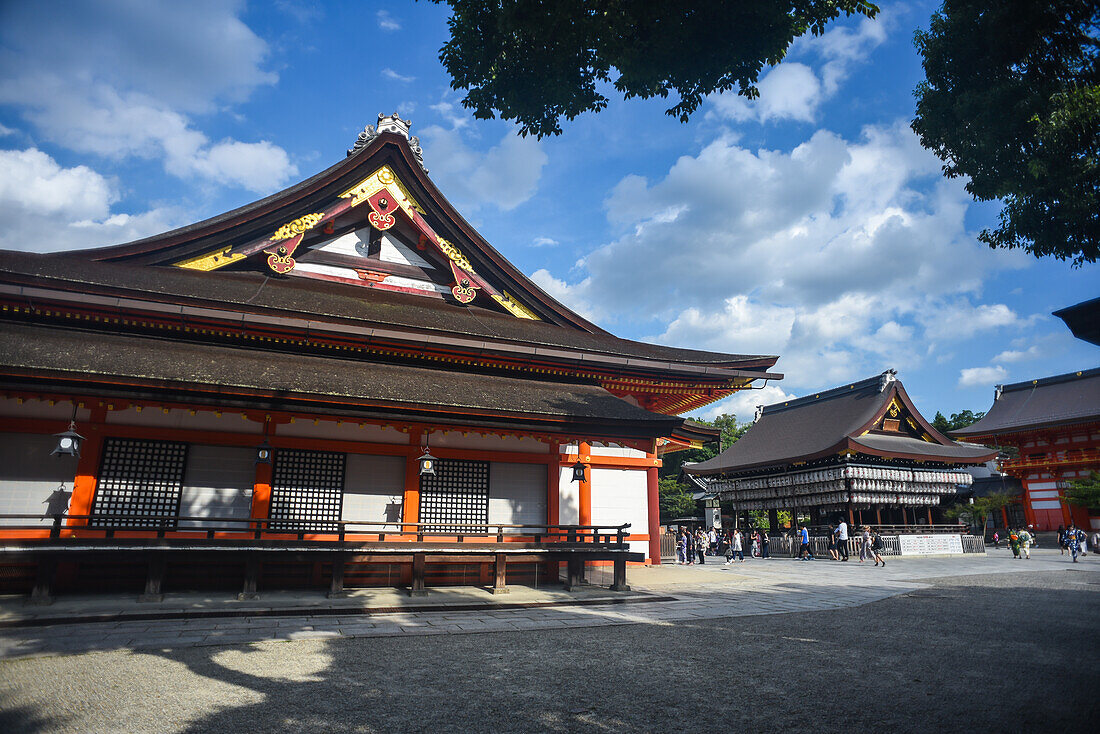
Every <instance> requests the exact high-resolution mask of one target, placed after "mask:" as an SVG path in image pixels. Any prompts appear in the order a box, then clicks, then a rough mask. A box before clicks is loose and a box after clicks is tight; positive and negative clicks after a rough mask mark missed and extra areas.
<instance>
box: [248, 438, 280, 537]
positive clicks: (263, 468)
mask: <svg viewBox="0 0 1100 734" xmlns="http://www.w3.org/2000/svg"><path fill="white" fill-rule="evenodd" d="M274 435H275V424H274V423H272V422H271V421H265V422H264V438H265V439H269V438H270V437H271V436H274ZM274 464H275V452H274V451H272V452H271V461H268V462H267V463H260V462H257V463H256V474H255V477H254V478H253V480H252V513H251V517H252V519H254V520H263V519H267V518H268V517H270V516H271V475H272V471H273V469H274Z"/></svg>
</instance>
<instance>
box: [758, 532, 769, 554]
mask: <svg viewBox="0 0 1100 734" xmlns="http://www.w3.org/2000/svg"><path fill="white" fill-rule="evenodd" d="M769 543H771V541H770V540H768V531H767V530H764V531H761V533H760V557H761V558H771V556H769V555H768V544H769Z"/></svg>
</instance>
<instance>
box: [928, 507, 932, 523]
mask: <svg viewBox="0 0 1100 734" xmlns="http://www.w3.org/2000/svg"><path fill="white" fill-rule="evenodd" d="M928 524H929V525H931V524H932V508H931V507H929V508H928Z"/></svg>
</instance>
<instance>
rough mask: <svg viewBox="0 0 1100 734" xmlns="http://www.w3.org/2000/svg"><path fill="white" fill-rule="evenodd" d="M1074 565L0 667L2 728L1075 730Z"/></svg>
mask: <svg viewBox="0 0 1100 734" xmlns="http://www.w3.org/2000/svg"><path fill="white" fill-rule="evenodd" d="M1089 565H1092V564H1089ZM1089 571H1091V569H1089ZM1089 571H1085V570H1084V569H1080V570H1077V569H1073V570H1069V569H1067V570H1046V571H1040V572H1036V571H1027V572H1016V573H995V574H985V575H977V576H952V577H945V578H939V579H929V580H926V583H928V584H930V585H929V586H927V587H925V588H919V589H915V590H913V591H910V592H909V593H906V594H903V595H900V596H894V597H891V598H888V599H884V600H881V601H876V602H873V603H870V604H865V605H863V606H859V607H853V608H846V609H836V610H829V611H813V612H795V613H786V614H771V615H761V616H747V617H735V618H717V619H700V620H697V621H688V620H679V621H675V622H671V623H662V624H627V625H619V626H610V627H606V626H605V627H577V628H571V629H546V630H532V631H522V632H486V633H479V634H448V635H435V636H415V635H414V636H403V637H380V638H352V639H342V638H341V639H324V640H297V641H268V642H258V643H252V644H245V645H230V646H205V647H190V648H187V647H183V648H178V649H162V650H152V651H151V650H144V651H112V652H98V653H88V654H77V655H66V656H56V657H37V658H27V659H19V660H9V661H5V662H2V663H0V731H5V732H136V731H142V732H231V731H241V732H246V731H311V732H313V731H355V732H419V731H425V732H450V731H462V732H499V731H508V732H532V731H554V732H559V731H560V732H565V731H599V732H634V731H672V730H681V729H683V730H695V729H701V728H702V729H707V730H745V729H751V730H765V731H774V730H795V729H798V730H814V731H820V730H826V731H833V730H839V729H842V728H850V727H858V728H859V729H860V730H864V731H894V732H918V731H920V732H928V731H978V732H984V731H1028V732H1047V731H1056V730H1069V731H1083V730H1086V729H1087V728H1091V726H1092V725H1093V724H1094V723H1095V722H1096V721H1097V716H1098V715H1100V710H1098V700H1100V697H1098V696H1097V691H1098V690H1100V678H1098V677H1097V676H1096V666H1095V663H1096V660H1097V653H1098V651H1100V644H1098V643H1100V611H1098V602H1100V574H1097V573H1095V572H1089ZM837 593H843V589H842V588H838V589H837ZM1086 667H1087V668H1088V670H1089V671H1090V672H1089V673H1086V672H1085V669H1086Z"/></svg>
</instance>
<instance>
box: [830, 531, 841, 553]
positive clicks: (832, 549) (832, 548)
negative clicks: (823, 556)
mask: <svg viewBox="0 0 1100 734" xmlns="http://www.w3.org/2000/svg"><path fill="white" fill-rule="evenodd" d="M829 557H830V558H832V559H833V560H834V561H839V560H840V556H839V555H837V552H836V525H835V524H833V523H829Z"/></svg>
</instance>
